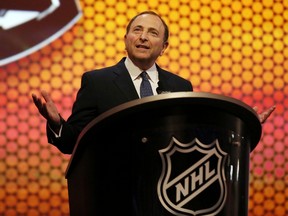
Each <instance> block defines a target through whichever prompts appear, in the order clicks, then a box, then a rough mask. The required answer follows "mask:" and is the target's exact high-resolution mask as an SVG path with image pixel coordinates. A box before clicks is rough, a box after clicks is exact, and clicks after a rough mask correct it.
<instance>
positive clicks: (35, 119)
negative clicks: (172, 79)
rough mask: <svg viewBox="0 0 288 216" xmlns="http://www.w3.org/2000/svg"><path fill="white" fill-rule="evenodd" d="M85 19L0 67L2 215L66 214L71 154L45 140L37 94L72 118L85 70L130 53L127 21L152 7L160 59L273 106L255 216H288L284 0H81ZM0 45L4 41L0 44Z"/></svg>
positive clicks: (202, 88) (201, 88)
mask: <svg viewBox="0 0 288 216" xmlns="http://www.w3.org/2000/svg"><path fill="white" fill-rule="evenodd" d="M80 5H81V9H82V12H83V16H82V18H81V19H80V20H79V21H78V22H77V23H76V24H75V25H73V27H71V28H70V29H69V30H68V31H67V32H66V33H64V34H63V35H62V36H60V37H59V38H57V39H56V40H54V41H53V42H51V43H50V44H48V45H46V46H44V47H43V48H41V49H39V50H38V51H36V52H33V53H32V54H30V55H28V56H26V57H23V58H21V59H19V60H17V61H14V62H11V63H9V64H6V65H3V66H1V68H0V215H5V216H14V215H28V216H35V215H39V216H40V215H50V216H57V215H59V216H63V215H69V206H68V192H67V183H66V179H65V177H64V172H65V170H66V167H67V164H68V161H69V159H70V156H69V155H63V154H61V153H60V152H59V151H58V150H57V149H56V148H55V147H53V146H51V145H49V144H48V143H47V139H46V132H45V123H46V122H45V121H44V119H43V118H42V117H41V116H40V115H39V114H38V111H37V110H36V108H35V107H34V105H33V103H32V100H31V93H36V94H39V91H40V89H45V90H46V91H48V92H49V93H50V95H51V97H52V98H53V100H54V101H55V102H56V104H57V106H58V108H59V112H60V113H61V114H62V116H63V117H64V118H67V117H68V116H69V114H70V112H71V107H72V103H73V101H74V99H75V95H76V92H77V90H78V89H79V87H80V79H81V75H82V74H83V73H84V72H85V71H88V70H92V69H96V68H101V67H104V66H110V65H112V64H114V63H116V62H118V61H119V60H120V59H121V58H122V57H123V56H124V55H125V47H124V43H123V37H124V34H125V28H126V24H127V22H128V21H129V19H130V18H132V17H133V16H134V15H136V14H137V13H139V12H142V11H144V10H154V11H156V12H157V13H159V14H160V15H161V16H162V17H163V18H164V19H165V21H167V23H168V25H169V28H170V31H171V34H170V40H169V42H170V45H169V48H168V50H167V52H166V53H165V54H164V56H162V57H160V58H159V59H158V64H159V65H160V66H162V67H163V68H166V69H167V70H170V71H173V72H174V73H176V74H179V75H180V76H182V77H184V78H186V79H189V80H191V82H192V83H193V86H194V90H195V91H196V92H212V93H220V94H223V95H226V96H231V97H234V98H237V99H239V100H241V101H244V102H245V103H247V104H248V105H250V106H258V107H259V109H260V110H263V109H267V108H268V107H270V106H272V105H274V104H276V105H277V109H276V111H275V112H274V113H273V114H272V116H271V117H270V118H269V119H268V121H267V122H266V123H265V124H264V125H263V135H262V138H261V141H260V143H259V144H258V146H257V148H256V149H255V150H254V151H253V152H252V153H251V166H250V168H251V171H250V197H249V216H287V215H288V201H287V200H288V190H287V186H288V177H287V176H288V108H287V106H288V99H287V95H288V85H287V84H288V73H287V70H288V1H286V0H284V1H283V0H279V1H277V0H274V1H273V0H271V1H270V0H269V1H268V0H262V1H252V0H242V1H234V0H222V1H216V0H201V1H200V0H199V1H198V0H194V1H193V0H179V1H178V0H170V1H169V0H148V1H142V0H129V1H119V0H118V1H116V0H107V1H96V0H81V1H80ZM0 52H1V46H0Z"/></svg>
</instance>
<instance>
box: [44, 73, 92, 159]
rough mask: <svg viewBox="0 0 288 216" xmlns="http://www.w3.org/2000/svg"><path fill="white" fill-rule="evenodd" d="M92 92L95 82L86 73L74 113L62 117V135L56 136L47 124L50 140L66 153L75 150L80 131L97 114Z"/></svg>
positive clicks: (74, 105)
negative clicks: (66, 118) (67, 116)
mask: <svg viewBox="0 0 288 216" xmlns="http://www.w3.org/2000/svg"><path fill="white" fill-rule="evenodd" d="M91 92H93V84H92V83H91V82H90V80H89V78H88V76H87V74H84V75H83V76H82V80H81V87H80V89H79V91H78V93H77V97H76V100H75V102H74V104H73V108H72V114H71V115H70V117H69V118H68V120H67V121H65V120H64V119H62V132H61V136H60V137H59V138H56V137H55V135H54V133H53V132H52V131H51V130H50V128H49V126H48V125H47V126H46V132H47V138H48V142H49V143H50V144H52V145H54V146H56V147H57V148H58V149H59V150H60V151H61V152H62V153H64V154H71V153H72V152H73V149H74V147H75V144H76V142H77V138H78V136H79V134H80V132H81V131H82V130H83V128H84V127H85V126H86V125H87V124H88V123H89V122H90V121H91V120H92V119H93V118H94V117H95V116H96V115H97V114H96V112H97V106H96V104H95V99H93V94H91ZM93 102H94V103H93Z"/></svg>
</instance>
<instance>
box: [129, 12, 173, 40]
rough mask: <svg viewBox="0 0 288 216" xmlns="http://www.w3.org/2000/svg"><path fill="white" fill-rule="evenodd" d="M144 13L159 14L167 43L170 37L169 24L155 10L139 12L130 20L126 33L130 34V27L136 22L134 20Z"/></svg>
mask: <svg viewBox="0 0 288 216" xmlns="http://www.w3.org/2000/svg"><path fill="white" fill-rule="evenodd" d="M143 14H151V15H154V16H157V17H159V19H160V20H161V22H162V24H163V25H164V38H163V39H164V43H166V42H167V41H168V38H169V28H168V26H167V24H166V23H165V21H164V20H163V19H162V18H161V17H160V15H158V14H157V13H155V12H154V11H143V12H141V13H139V14H137V15H136V16H134V17H133V18H132V19H131V20H130V22H129V23H128V25H127V27H126V34H128V32H129V30H130V27H131V25H132V23H133V22H134V20H135V19H136V18H137V17H139V16H141V15H143Z"/></svg>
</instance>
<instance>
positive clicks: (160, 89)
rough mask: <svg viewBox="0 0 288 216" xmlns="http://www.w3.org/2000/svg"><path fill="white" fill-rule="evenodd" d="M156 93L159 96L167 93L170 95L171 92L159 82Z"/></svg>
mask: <svg viewBox="0 0 288 216" xmlns="http://www.w3.org/2000/svg"><path fill="white" fill-rule="evenodd" d="M156 92H157V94H165V93H169V92H171V91H169V90H167V89H166V88H165V87H164V86H163V83H162V82H161V81H160V80H159V81H158V87H157V88H156Z"/></svg>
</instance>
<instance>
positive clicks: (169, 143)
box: [65, 92, 262, 216]
mask: <svg viewBox="0 0 288 216" xmlns="http://www.w3.org/2000/svg"><path fill="white" fill-rule="evenodd" d="M261 132H262V128H261V123H260V121H259V119H258V116H257V114H256V113H255V112H254V110H253V109H252V108H250V107H249V106H247V105H246V104H244V103H243V102H241V101H239V100H236V99H233V98H230V97H226V96H221V95H217V94H211V93H195V92H177V93H167V94H161V95H156V96H151V97H146V98H142V99H140V100H135V101H130V102H127V103H125V104H122V105H119V106H117V107H115V108H112V109H111V110H108V111H107V112H105V113H103V114H102V115H100V116H98V117H97V118H95V119H94V120H92V121H91V122H90V123H89V124H88V125H87V126H86V127H85V128H84V129H83V131H82V132H81V134H80V136H79V138H78V141H77V144H76V146H75V149H74V151H73V154H72V156H71V159H70V161H69V164H68V167H67V170H66V174H65V175H66V178H67V183H68V193H69V205H70V213H71V216H90V215H91V216H115V215H125V216H173V215H177V216H182V215H183V216H184V215H187V216H188V215H197V216H199V215H211V216H212V215H221V216H231V215H233V216H245V215H248V200H249V194H248V189H249V156H250V152H251V151H252V150H253V149H254V148H255V147H256V145H257V143H258V142H259V140H260V137H261Z"/></svg>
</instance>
